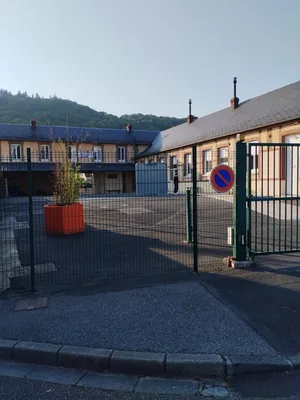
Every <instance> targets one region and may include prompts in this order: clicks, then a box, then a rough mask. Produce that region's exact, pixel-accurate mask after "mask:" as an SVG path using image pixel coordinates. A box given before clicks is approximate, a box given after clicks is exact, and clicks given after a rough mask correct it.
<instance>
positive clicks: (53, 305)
mask: <svg viewBox="0 0 300 400" xmlns="http://www.w3.org/2000/svg"><path fill="white" fill-rule="evenodd" d="M14 306H15V302H13V301H1V302H0V312H1V316H2V321H5V323H2V324H1V326H0V337H1V338H2V339H13V340H23V341H32V342H49V343H53V344H55V343H57V344H64V345H73V346H85V347H99V348H107V349H118V350H136V351H150V352H170V353H188V354H197V353H207V354H233V355H275V354H276V351H275V350H274V349H273V348H272V347H271V346H269V345H268V344H267V342H266V341H265V340H264V339H263V338H261V337H260V336H259V335H258V334H257V333H256V332H255V331H254V330H253V329H252V328H251V327H250V326H249V325H247V324H246V323H245V322H244V321H242V320H241V319H240V318H238V317H237V316H236V315H235V314H234V313H233V312H232V311H231V310H230V308H228V307H227V306H225V305H224V304H222V303H221V302H220V301H218V300H217V299H216V298H215V297H214V296H213V295H211V294H210V293H209V292H208V291H207V290H206V289H205V288H204V287H203V286H202V285H201V284H199V283H198V282H195V281H194V282H193V281H190V282H183V283H175V284H169V285H157V286H152V287H145V288H138V289H133V290H125V291H120V292H107V293H97V294H93V295H86V296H80V295H78V296H74V295H64V294H57V295H54V296H51V297H50V298H49V302H48V306H47V307H46V308H41V309H35V310H31V311H24V312H15V311H14Z"/></svg>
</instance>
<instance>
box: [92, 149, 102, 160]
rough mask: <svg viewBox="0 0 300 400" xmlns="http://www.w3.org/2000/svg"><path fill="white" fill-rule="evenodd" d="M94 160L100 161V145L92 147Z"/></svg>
mask: <svg viewBox="0 0 300 400" xmlns="http://www.w3.org/2000/svg"><path fill="white" fill-rule="evenodd" d="M94 161H95V162H102V148H101V146H95V147H94Z"/></svg>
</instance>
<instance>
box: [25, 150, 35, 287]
mask: <svg viewBox="0 0 300 400" xmlns="http://www.w3.org/2000/svg"><path fill="white" fill-rule="evenodd" d="M27 172H28V213H29V252H30V289H31V291H32V292H34V291H35V270H34V237H33V204H32V194H33V182H32V165H31V150H30V148H28V149H27Z"/></svg>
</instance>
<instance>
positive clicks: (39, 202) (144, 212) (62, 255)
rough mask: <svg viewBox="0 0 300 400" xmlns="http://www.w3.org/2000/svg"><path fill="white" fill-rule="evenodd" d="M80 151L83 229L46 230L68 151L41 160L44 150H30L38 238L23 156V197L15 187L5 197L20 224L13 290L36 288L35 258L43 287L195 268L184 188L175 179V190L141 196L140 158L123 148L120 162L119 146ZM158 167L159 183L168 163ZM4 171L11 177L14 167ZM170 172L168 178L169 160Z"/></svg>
mask: <svg viewBox="0 0 300 400" xmlns="http://www.w3.org/2000/svg"><path fill="white" fill-rule="evenodd" d="M75 157H76V155H75V154H71V158H72V159H71V161H72V166H73V167H74V168H79V170H78V171H79V172H80V173H81V175H80V177H81V179H82V182H81V187H80V198H79V202H80V203H82V205H83V212H84V232H82V233H77V234H68V235H62V236H55V235H49V234H47V232H46V229H45V216H44V209H45V206H47V205H49V204H50V205H54V204H55V202H56V197H55V195H54V194H53V190H54V189H55V184H54V183H55V182H54V174H55V171H56V169H57V168H58V166H59V165H61V164H62V161H63V160H65V159H68V160H69V159H70V154H68V153H62V152H57V153H53V154H51V159H50V156H47V157H46V155H45V154H44V153H43V157H42V159H41V152H39V153H35V152H32V154H31V159H32V160H31V169H32V187H33V197H32V237H33V243H31V242H30V229H29V228H30V226H31V223H30V222H31V221H30V213H29V204H30V202H29V201H28V200H29V198H28V162H27V161H28V160H27V159H25V158H24V159H23V160H22V162H21V161H20V162H19V163H18V169H19V170H20V169H21V167H22V168H23V169H24V170H22V171H16V173H17V176H18V177H19V181H18V187H19V188H23V191H22V193H20V194H22V196H19V197H12V196H11V194H12V193H11V191H10V190H9V193H8V197H6V198H4V199H3V201H4V203H5V207H12V208H13V210H14V212H15V214H14V215H15V218H16V223H17V224H19V227H18V229H17V230H14V242H15V246H16V249H17V252H18V257H19V262H20V266H19V272H18V274H16V275H15V276H14V277H13V279H12V280H10V284H11V287H12V289H13V290H15V289H16V288H18V289H30V288H31V284H32V281H30V275H28V274H30V265H31V263H32V262H34V271H35V286H36V289H37V290H43V289H45V288H46V289H47V288H51V289H52V288H60V287H64V286H69V285H73V284H82V283H88V282H96V281H107V280H120V279H125V278H141V277H148V276H149V277H150V276H154V275H163V274H173V273H177V272H191V271H193V251H192V248H191V246H190V245H187V244H186V243H184V241H185V239H186V199H185V194H184V193H179V192H178V193H174V182H172V181H170V182H169V187H170V191H169V193H167V194H165V195H154V196H151V195H145V196H138V195H136V192H135V171H134V164H133V163H132V162H127V159H128V158H130V155H129V154H128V153H127V154H119V157H126V159H122V160H117V161H116V153H115V152H113V153H111V154H110V153H105V154H104V153H103V154H101V157H100V156H99V159H97V160H93V161H92V162H88V161H90V160H83V159H82V157H81V158H80V159H78V158H77V159H76V160H75ZM77 157H78V155H77ZM104 159H105V160H106V161H107V162H104ZM101 160H102V161H101ZM76 161H77V163H76ZM9 164H10V165H11V164H12V163H11V162H10V163H9ZM157 168H158V174H157V182H156V183H157V185H161V184H162V182H160V181H159V180H160V179H162V178H161V177H162V176H165V175H166V174H165V169H166V164H163V163H162V164H161V168H160V167H159V164H158V167H157ZM160 169H162V170H163V173H160V172H161V171H160ZM23 173H24V175H22V176H21V174H23ZM5 175H6V177H7V178H8V180H9V182H10V181H11V175H12V173H11V171H7V173H6V174H5ZM167 175H168V179H169V176H170V175H171V172H170V168H169V166H168V167H167ZM20 177H21V178H20ZM152 179H154V182H153V181H151V182H150V183H149V182H148V183H147V182H145V185H147V184H151V185H152V186H153V184H155V180H156V178H155V176H154V178H152ZM23 180H24V181H25V183H26V184H25V183H24V182H23ZM144 192H145V193H148V192H147V190H145V191H144ZM64 207H66V206H64ZM77 217H78V215H76V216H75V219H76V218H77ZM55 225H58V222H57V223H55ZM32 251H33V252H34V254H33V255H32ZM25 270H26V273H27V275H26V276H25V272H24V271H25Z"/></svg>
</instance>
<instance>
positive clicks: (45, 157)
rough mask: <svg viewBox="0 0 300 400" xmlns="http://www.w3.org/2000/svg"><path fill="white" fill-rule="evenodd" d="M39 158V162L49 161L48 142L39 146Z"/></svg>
mask: <svg viewBox="0 0 300 400" xmlns="http://www.w3.org/2000/svg"><path fill="white" fill-rule="evenodd" d="M40 159H41V162H49V161H50V146H49V145H48V144H43V145H41V146H40Z"/></svg>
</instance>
